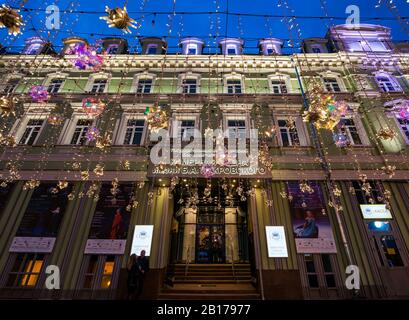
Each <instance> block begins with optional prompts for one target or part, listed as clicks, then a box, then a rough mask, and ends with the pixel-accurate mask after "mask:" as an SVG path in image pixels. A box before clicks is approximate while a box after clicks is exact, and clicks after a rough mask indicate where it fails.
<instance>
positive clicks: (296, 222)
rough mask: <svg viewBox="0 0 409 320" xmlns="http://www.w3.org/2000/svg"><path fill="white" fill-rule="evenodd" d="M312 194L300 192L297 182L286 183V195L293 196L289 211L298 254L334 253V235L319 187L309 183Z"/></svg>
mask: <svg viewBox="0 0 409 320" xmlns="http://www.w3.org/2000/svg"><path fill="white" fill-rule="evenodd" d="M309 185H310V187H311V188H312V189H313V190H314V192H312V193H308V192H304V193H303V192H301V190H300V186H299V183H298V182H289V183H288V193H289V194H291V195H292V196H293V200H292V201H291V202H290V210H291V215H292V223H293V234H294V238H295V244H296V248H297V252H298V253H336V252H337V249H336V244H335V240H334V234H333V232H332V228H331V224H330V221H329V218H328V215H326V214H325V201H324V196H323V193H322V189H321V187H320V186H319V185H318V184H317V183H314V182H310V183H309Z"/></svg>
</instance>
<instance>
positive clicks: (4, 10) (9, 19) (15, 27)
mask: <svg viewBox="0 0 409 320" xmlns="http://www.w3.org/2000/svg"><path fill="white" fill-rule="evenodd" d="M19 12H20V10H16V9H12V8H10V7H9V6H7V5H5V4H3V5H2V6H1V7H0V29H1V28H7V30H8V33H9V34H12V35H14V36H16V35H18V34H19V33H21V27H22V26H23V25H24V23H23V17H22V16H21V15H20V13H19Z"/></svg>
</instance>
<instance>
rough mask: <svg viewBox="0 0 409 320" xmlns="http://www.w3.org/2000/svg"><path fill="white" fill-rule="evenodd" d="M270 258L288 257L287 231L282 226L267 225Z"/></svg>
mask: <svg viewBox="0 0 409 320" xmlns="http://www.w3.org/2000/svg"><path fill="white" fill-rule="evenodd" d="M266 236H267V248H268V257H269V258H288V251H287V242H286V241H285V231H284V227H282V226H266Z"/></svg>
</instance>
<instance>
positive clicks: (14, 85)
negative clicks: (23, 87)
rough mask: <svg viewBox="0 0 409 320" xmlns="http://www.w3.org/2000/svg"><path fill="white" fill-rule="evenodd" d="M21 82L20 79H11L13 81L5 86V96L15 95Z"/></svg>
mask: <svg viewBox="0 0 409 320" xmlns="http://www.w3.org/2000/svg"><path fill="white" fill-rule="evenodd" d="M19 82H20V79H11V80H9V81H8V82H7V83H6V85H5V86H4V89H3V93H5V94H10V93H13V92H14V90H16V88H17V86H18V83H19Z"/></svg>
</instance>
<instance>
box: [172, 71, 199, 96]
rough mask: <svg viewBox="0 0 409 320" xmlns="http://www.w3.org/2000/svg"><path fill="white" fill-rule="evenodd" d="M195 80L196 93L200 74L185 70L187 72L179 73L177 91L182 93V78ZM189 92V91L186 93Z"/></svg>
mask: <svg viewBox="0 0 409 320" xmlns="http://www.w3.org/2000/svg"><path fill="white" fill-rule="evenodd" d="M190 79H193V80H196V94H197V93H200V80H201V77H200V74H197V73H192V72H187V73H182V74H180V75H179V77H178V90H177V92H178V93H183V80H190ZM187 94H189V93H187ZM190 94H194V93H190Z"/></svg>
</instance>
